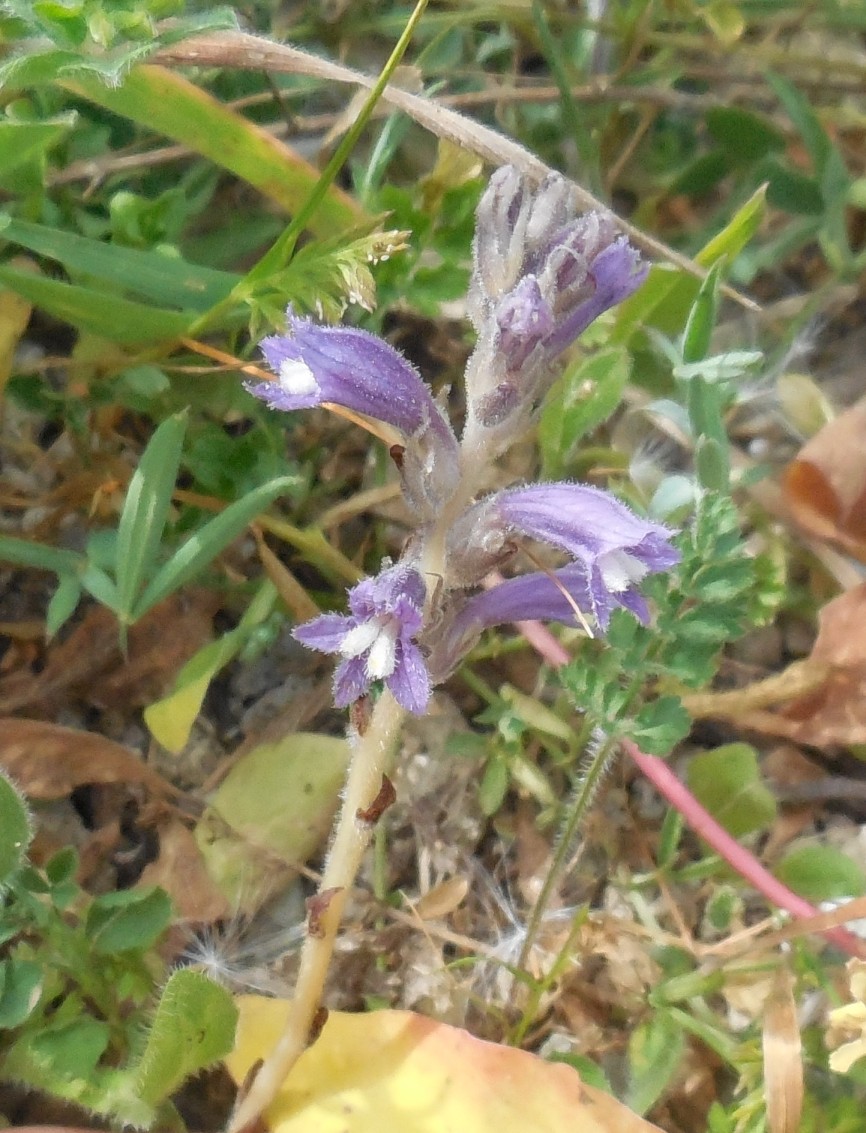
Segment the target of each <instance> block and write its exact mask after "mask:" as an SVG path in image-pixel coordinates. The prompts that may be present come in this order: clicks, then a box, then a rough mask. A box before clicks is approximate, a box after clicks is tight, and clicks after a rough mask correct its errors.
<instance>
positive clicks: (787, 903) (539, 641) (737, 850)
mask: <svg viewBox="0 0 866 1133" xmlns="http://www.w3.org/2000/svg"><path fill="white" fill-rule="evenodd" d="M518 629H520V631H521V633H523V635H524V636H525V637H526V639H527V640H528V641H529V643H530V644H531V645H532V646H533V648H534V649H535V650H536V651H537V652H538V653H539V654H540V655H541V656H542V657H543V658H544V660H545V661H547V662H548V664H550V665H552V666H553V667H554V668H557V669H558V668H559V667H560V666H562V665H565V664H566V663H567V662H568V661H570V660H571V658H570V656H569V654H568V653H567V651H566V650H565V649H564V648H563V647H562V645H560V643H559V642H558V641H557V640H556V638H555V637H554V636H553V634H552V633H551V632H550V631H549V630H548V629H546V628H545V627H544V626H543V625H541V624H539V623H538V622H518ZM622 748H623V750H624V751H625V753H626V755H628V756H629V758H630V759H632V760H633V761H634V762H635V763H636V764H637V766H638V767H639V768H640V770H641V771H642V772H643V774H644V775H645V776H646V777H647V779H649V781H650V782H651V783H652V784H653V786H654V787H655V789H656V790H657V791H658V792H659V794H660V795H662V796H663V797H664V798H665V799H667V801H668V802H669V803H670V804H671V806H672V807H673V808H674V809H675V810H677V811H678V812H679V813H680V814H681V815H682V816H683V818H684V819H685V821H686V822H687V823H688V825H689V826H690V827H691V828H692V830H694V832H695V833H696V834H698V835H700V837H701V838H703V839H704V841H705V842H707V843H708V844H709V845H710V846H711V847H712V848H713V849H714V850H715V852H716V853H717V854H718V855H719V857H720V858H723V859H724V860H725V861H726V862H727V863H728V865H729V866H730V867H731V868H732V869H734V870H736V872H737V873H738V874H739V875H740V877H742V878H743V880H744V881H747V882H748V883H749V884H750V885H751V886H752V887H753V888H754V889H757V891H758V892H759V893H761V894H762V895H763V896H764V897H766V898H767V900H768V901H769V902H770V903H771V904H773V905H776V906H777V907H778V908H780V909H784V910H785V912H787V913H790V914H791V916H792V917H793V918H794V919H795V920H807V919H809V918H810V917H815V916H818V915H819V910H818V909H816V908H815V907H814V905H812V904H810V903H809V902H808V901H806V900H804V899H803V898H802V897H798V896H797V894H796V893H792V892H791V890H790V889H789V888H788V887H787V886H786V885H783V884H782V882H781V881H779V880H778V878H775V877H773V875H772V874H771V873H770V871H769V870H767V869H765V867H764V866H762V865H761V863H760V862H759V861H758V859H757V858H756V857H755V855H754V854H752V853H751V852H750V851H749V850H747V849H746V848H745V846H741V845H740V843H739V842H738V841H737V840H736V838H733V837H731V835H730V834H729V833H728V832H727V830H725V829H724V827H722V826H720V825H719V823H718V822H716V820H715V819H714V818H713V816H712V815H711V814H710V813H709V811H707V810H705V809H704V808H703V807H702V806H701V804H700V803H699V802H698V800H697V799H696V798H695V796H694V795H693V794H692V793H691V791H690V790H689V789H688V787H686V786H685V785H684V784H683V783H681V782H680V780H679V779H678V778H677V777H676V775H674V773H673V771H671V769H670V768H669V767H668V765H667V764H666V763H665V762H664V761H663V760H661V759H658V758H657V757H656V756H654V755H647V753H646V752H643V751H641V750H640V748H639V747H638V746H637V744H636V743H633V742H632V741H631V740H623V742H622ZM822 935H823V936H826V937H827V939H828V940H832V941H833V943H834V944H835V945H836V946H837V947H838V948H841V949H842V951H843V952H847V953H848V954H849V955H850V956H859V957H861V958H866V943H864V942H863V941H862V940H860V938H859V937H857V936H855V935H854V933H852V932H849V931H848V930H847V929H845V928H829V929H825V930H824V932H823V933H822Z"/></svg>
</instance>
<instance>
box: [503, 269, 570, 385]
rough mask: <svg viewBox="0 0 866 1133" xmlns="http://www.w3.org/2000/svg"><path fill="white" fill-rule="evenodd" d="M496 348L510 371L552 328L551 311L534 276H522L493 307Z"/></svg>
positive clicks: (519, 365)
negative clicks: (495, 325) (494, 309)
mask: <svg viewBox="0 0 866 1133" xmlns="http://www.w3.org/2000/svg"><path fill="white" fill-rule="evenodd" d="M496 322H497V324H498V325H499V331H500V340H499V349H500V350H501V352H502V354H503V355H504V357H505V359H506V366H507V368H508V369H509V370H510V371H512V372H513V371H515V370H518V369H519V368H520V367H521V366H522V365H523V363H524V362H525V361H526V359H527V358H528V357H529V355H530V354H531V353H532V351H533V349H534V348H535V347H536V346H537V345H538V344H539V343H540V342H543V341H544V340H545V339H546V338H547V337H548V336H549V335H550V333H551V331H552V330H553V329H554V326H555V323H554V318H553V310H552V308H551V306H550V304H549V303H548V302H547V300H546V299H545V298H544V296H543V295H542V293H541V288H540V287H539V285H538V280H537V279H536V278H535V276H534V275H527V276H524V277H523V279H521V281H520V282H519V283H518V284H517V286H516V287H515V288H514V289H513V290H512V291H509V293H508V294H507V295H506V296H504V298H503V299H502V300H501V301H500V303H499V304H498V305H497V307H496Z"/></svg>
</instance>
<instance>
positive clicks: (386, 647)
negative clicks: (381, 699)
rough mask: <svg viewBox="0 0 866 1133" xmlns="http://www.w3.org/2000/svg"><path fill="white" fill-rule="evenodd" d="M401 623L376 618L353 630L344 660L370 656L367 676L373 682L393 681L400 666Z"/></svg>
mask: <svg viewBox="0 0 866 1133" xmlns="http://www.w3.org/2000/svg"><path fill="white" fill-rule="evenodd" d="M399 632H400V623H399V622H398V621H397V619H396V618H395V617H394V616H393V615H392V614H376V615H375V617H372V618H370V620H369V621H366V622H362V623H361V624H360V625H358V626H355V628H354V629H350V630H349V632H348V633H347V634H346V636H345V637H344V638H343V643H342V645H341V646H340V653H341V655H342V656H343V657H361V656H362V655H363V654H364V653H366V654H367V674H368V676H369V677H370V678H371V679H372V680H376V681H379V680H383V679H384V678H385V677H390V676H391V674H392V673H393V672H394V668H395V666H396V664H397V637H398V635H399Z"/></svg>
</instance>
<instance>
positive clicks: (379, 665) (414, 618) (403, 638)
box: [294, 564, 430, 715]
mask: <svg viewBox="0 0 866 1133" xmlns="http://www.w3.org/2000/svg"><path fill="white" fill-rule="evenodd" d="M425 597H426V590H425V587H424V580H423V578H422V577H421V575H420V574H419V573H418V571H416V570H414V569H413V568H412V567H407V566H403V565H401V564H398V565H397V566H391V567H386V568H385V569H384V570H383V571H382V572H381V573H380V574H378V575H376V577H375V578H365V579H363V580H362V581H361V582H359V583H358V584H357V586H353V587H352V589H351V590H350V591H349V609H350V611H351V613H350V614H348V615H346V614H322V615H321V616H320V617H318V618H314V619H313V620H312V621H311V622H307V624H306V625H302V626H298V628H297V629H296V630H295V631H294V636H295V637H296V638H297V640H298V641H300V642H301V643H302V644H303V645H306V646H308V647H309V648H311V649H318V650H319V651H320V652H322V653H335V654H337V655H338V656H340V657H341V658H342V660H341V661H340V663H339V665H338V666H337V670H336V672H335V674H334V703H335V704H336V705H337V707H338V708H345V707H346V706H347V705H349V704H351V703H352V702H353V701H355V700H357V699H358V698H359V697H360V696H363V695H364V694H365V693H366V692H368V691H369V689H370V687H371V685H372V684H373V683H374V682H375V681H384V682H385V684H386V685H387V687H388V688H389V689H390V691H391V692H392V693H393V695H394V699H395V700H396V701H397V703H398V704H400V705H402V706H403V708H405V709H406V710H407V711H408V712H414V713H415V714H416V715H422V714H423V713H424V712H425V711H426V709H427V704H428V701H429V700H430V677H429V674H428V672H427V666H426V664H425V662H424V657H423V656H422V654H421V650H420V649H419V648H418V646H417V644H416V643H415V637H416V635H417V634H418V633H419V632H420V630H421V627H422V623H423V611H424V600H425Z"/></svg>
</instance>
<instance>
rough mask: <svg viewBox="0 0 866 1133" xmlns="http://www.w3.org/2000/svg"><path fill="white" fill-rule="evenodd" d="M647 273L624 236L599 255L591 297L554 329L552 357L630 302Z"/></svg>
mask: <svg viewBox="0 0 866 1133" xmlns="http://www.w3.org/2000/svg"><path fill="white" fill-rule="evenodd" d="M648 271H649V266H648V265H647V264H641V261H640V257H639V256H638V254H637V252H636V251H635V250H634V249H633V248H632V247H631V245H630V244H629V243H628V241H627V240H626V239H625V237H621V238H620V239H619V240H617V241H616V242H615V243H613V244H611V245H610V246H609V247H607V248H605V249H604V250H603V251H602V252H600V253H599V255H598V256H596V258H595V260H594V261H593V263H592V267H591V269H590V272H589V275H590V278H591V279H592V281H593V284H594V287H593V291H592V294H591V295H589V296H588V297H587V298H585V299H583V300H582V301H580V302H579V303H577V304H576V305H575V306H573V307H572V308H571V310H569V311H567V312H566V313H564V314H563V315H562V317H561V318H560V319H559V320H558V321H557V324H556V328H555V330H554V331H553V333H552V334H551V335H550V337H549V338H548V339H547V341H546V343H545V346H546V348H547V351H548V354H549V356H550V357H551V358H552V357H554V356H555V355H557V354H559V353H561V351H563V350H565V348H566V347H567V346H570V345H571V343H572V342H574V341H575V339H576V338H578V336H579V335H581V334H583V332H584V331H585V330H586V328H587V327H588V326H589V325H590V323H592V322H594V321H595V320H596V319H597V318H598V317H599V315H601V314H603V313H604V312H605V311H609V310H610V308H611V307H615V306H616V305H617V303H621V302H622V301H623V300H624V299H627V298H628V296H629V295H631V294H632V293H633V292H634V291H636V290H637V289H638V287H640V285H641V284H642V283H643V282H644V280H645V279H646V277H647V272H648Z"/></svg>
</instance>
